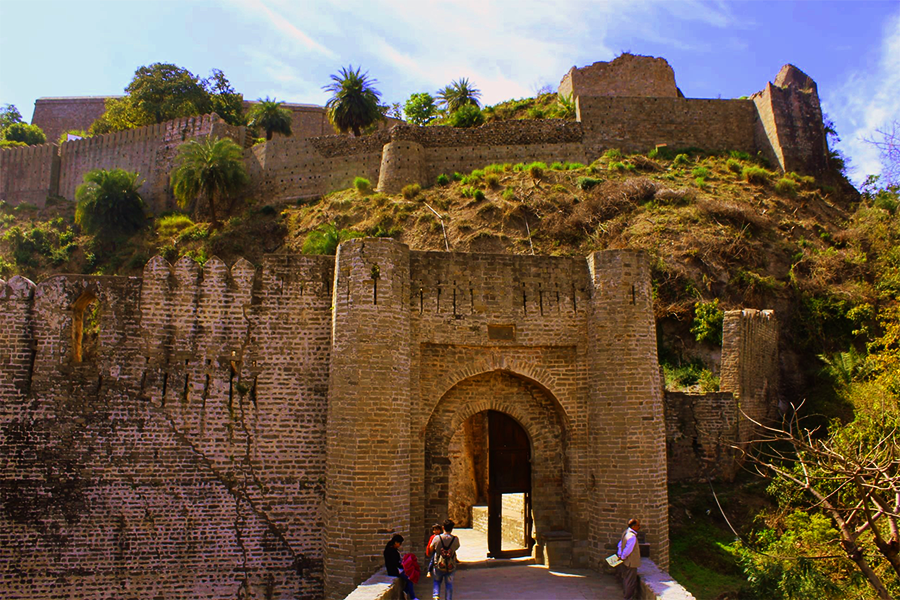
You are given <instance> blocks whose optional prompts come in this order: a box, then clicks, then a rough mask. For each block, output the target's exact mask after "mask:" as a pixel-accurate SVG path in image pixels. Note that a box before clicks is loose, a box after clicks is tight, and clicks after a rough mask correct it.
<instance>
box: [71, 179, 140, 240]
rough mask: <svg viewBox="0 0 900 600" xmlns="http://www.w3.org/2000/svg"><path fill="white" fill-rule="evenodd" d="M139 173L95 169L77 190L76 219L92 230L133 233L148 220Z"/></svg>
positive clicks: (90, 231)
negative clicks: (140, 190) (141, 192)
mask: <svg viewBox="0 0 900 600" xmlns="http://www.w3.org/2000/svg"><path fill="white" fill-rule="evenodd" d="M140 187H141V184H140V182H139V181H138V174H137V173H131V172H129V171H124V170H122V169H112V170H109V171H107V170H106V169H95V170H93V171H88V172H87V173H85V174H84V183H82V184H81V185H79V186H78V189H76V190H75V200H76V201H77V204H76V206H75V222H76V223H77V224H78V225H80V226H81V228H82V229H84V230H85V231H86V232H88V233H106V234H108V235H109V234H115V233H131V232H133V231H137V230H138V229H140V228H141V227H143V226H144V224H145V223H146V222H147V217H146V215H145V213H144V206H145V205H144V200H143V198H141V194H140V192H139V191H138V190H139V189H140Z"/></svg>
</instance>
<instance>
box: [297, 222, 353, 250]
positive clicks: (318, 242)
mask: <svg viewBox="0 0 900 600" xmlns="http://www.w3.org/2000/svg"><path fill="white" fill-rule="evenodd" d="M361 236H362V233H360V232H358V231H353V230H351V229H338V228H337V226H336V225H335V224H334V223H325V224H323V225H319V226H318V227H317V228H316V229H314V230H313V231H310V232H309V235H307V236H306V239H305V240H304V241H303V247H302V248H301V252H303V254H334V253H335V252H337V247H338V244H340V243H341V242H343V241H344V240H349V239H353V238H357V237H361Z"/></svg>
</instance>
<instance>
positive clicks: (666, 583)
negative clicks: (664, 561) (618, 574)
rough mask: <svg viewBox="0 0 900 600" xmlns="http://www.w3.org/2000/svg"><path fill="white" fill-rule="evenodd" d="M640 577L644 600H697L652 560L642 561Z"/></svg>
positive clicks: (639, 570)
mask: <svg viewBox="0 0 900 600" xmlns="http://www.w3.org/2000/svg"><path fill="white" fill-rule="evenodd" d="M638 577H640V582H641V598H643V599H644V600H650V599H655V600H696V599H695V597H694V595H693V594H692V593H690V592H689V591H687V590H686V589H684V587H683V586H682V585H681V584H680V583H678V582H677V581H675V579H674V578H673V577H672V576H671V575H669V574H668V573H666V572H665V571H662V570H660V568H659V567H657V566H656V563H654V562H653V561H652V560H647V559H646V558H645V559H643V560H641V566H640V567H638Z"/></svg>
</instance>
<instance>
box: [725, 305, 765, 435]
mask: <svg viewBox="0 0 900 600" xmlns="http://www.w3.org/2000/svg"><path fill="white" fill-rule="evenodd" d="M778 375H779V371H778V321H777V320H776V319H775V313H774V311H771V310H755V309H750V308H747V309H743V310H729V311H726V312H725V318H724V320H723V323H722V378H721V390H722V391H723V392H731V393H732V394H733V395H734V397H735V399H736V400H737V403H738V407H739V408H740V411H741V413H742V414H739V415H738V440H737V441H740V442H746V441H748V440H750V439H751V438H752V437H753V434H754V432H755V431H756V427H755V426H754V425H753V423H751V422H750V421H748V420H747V418H746V417H750V418H751V419H753V420H754V421H757V422H759V423H765V422H766V421H767V420H769V419H772V418H774V417H775V416H776V415H777V410H778V408H779V406H778V397H779V394H778V388H779V383H778V379H779V378H778Z"/></svg>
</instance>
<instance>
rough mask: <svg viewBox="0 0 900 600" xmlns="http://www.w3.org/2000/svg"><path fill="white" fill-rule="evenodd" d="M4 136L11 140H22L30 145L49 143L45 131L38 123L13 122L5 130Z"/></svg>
mask: <svg viewBox="0 0 900 600" xmlns="http://www.w3.org/2000/svg"><path fill="white" fill-rule="evenodd" d="M3 137H4V138H5V139H6V140H7V141H9V142H22V143H24V144H27V145H29V146H35V145H37V144H46V143H47V136H46V135H44V131H43V130H42V129H41V128H40V127H38V126H37V125H29V124H27V123H13V124H12V125H10V126H9V127H7V128H6V129H4V130H3Z"/></svg>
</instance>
